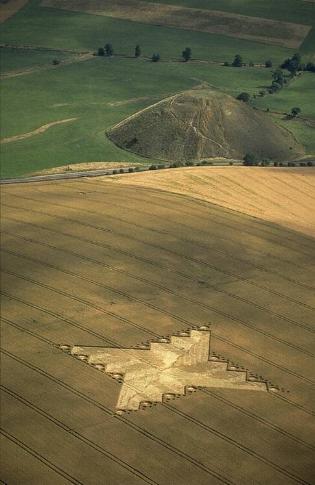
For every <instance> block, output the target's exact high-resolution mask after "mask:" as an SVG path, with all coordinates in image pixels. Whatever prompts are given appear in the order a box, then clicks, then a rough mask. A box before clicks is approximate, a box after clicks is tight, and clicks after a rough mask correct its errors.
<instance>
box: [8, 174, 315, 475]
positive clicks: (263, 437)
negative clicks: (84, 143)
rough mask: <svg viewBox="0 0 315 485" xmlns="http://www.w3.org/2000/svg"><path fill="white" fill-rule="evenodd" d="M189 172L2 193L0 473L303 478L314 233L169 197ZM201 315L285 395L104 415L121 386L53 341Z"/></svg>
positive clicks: (215, 346)
mask: <svg viewBox="0 0 315 485" xmlns="http://www.w3.org/2000/svg"><path fill="white" fill-rule="evenodd" d="M198 170H199V169H193V170H191V171H186V170H182V171H176V170H173V171H172V172H170V171H168V172H165V173H166V175H167V178H168V183H169V185H168V187H167V188H166V187H163V184H162V183H161V181H160V178H159V177H160V176H161V174H159V173H158V174H157V175H156V177H157V178H156V184H157V185H160V187H161V188H162V189H164V190H161V189H159V188H151V187H149V183H148V184H147V186H145V184H144V182H143V181H142V185H143V186H141V184H140V183H139V184H137V177H138V176H137V177H136V176H135V177H133V176H127V177H128V178H129V179H130V183H129V184H126V183H121V181H122V180H123V179H122V178H121V179H119V178H113V179H111V180H109V179H107V181H106V182H105V181H102V180H100V179H93V180H80V181H68V182H64V181H62V182H54V183H37V184H26V185H11V186H5V187H4V188H3V189H2V191H1V195H2V203H3V210H2V219H3V222H2V229H3V234H2V241H3V256H4V257H3V275H2V279H3V280H2V291H3V300H2V316H3V320H4V322H3V326H2V332H3V334H2V345H3V349H4V354H3V361H2V362H3V370H2V386H3V391H4V397H3V402H5V406H4V410H5V413H4V419H3V427H4V429H5V433H6V434H5V439H6V440H9V441H8V443H9V444H8V447H9V449H10V450H11V451H10V452H9V453H6V460H5V462H4V466H3V470H2V478H3V479H4V481H5V482H7V483H11V482H12V480H13V479H15V478H16V477H19V476H20V474H21V471H20V470H21V467H22V469H23V470H24V474H23V476H24V477H32V478H31V480H32V481H33V483H43V481H44V480H46V479H47V483H57V482H58V483H59V482H60V483H61V480H64V479H65V478H66V479H67V480H70V481H72V482H73V483H91V482H92V480H93V482H95V483H103V481H104V474H105V473H106V477H107V479H108V480H109V483H111V484H113V485H120V484H121V483H128V484H138V483H141V482H144V483H150V484H157V483H170V482H171V483H173V484H175V485H177V484H178V485H179V484H183V483H191V484H193V485H197V484H198V485H209V483H211V484H220V483H221V484H222V483H225V484H226V483H242V484H244V485H252V484H253V483H259V482H260V480H261V477H262V476H263V477H264V480H265V481H266V483H270V484H272V485H273V484H274V485H279V484H281V485H287V484H288V483H311V480H312V474H313V469H312V450H313V449H314V433H313V429H314V426H313V425H314V420H313V418H312V417H311V414H312V412H313V411H312V409H313V406H314V395H313V390H312V378H313V375H312V374H313V373H312V368H313V365H312V364H313V360H312V359H313V357H314V339H313V335H314V332H315V327H314V321H315V318H314V307H313V290H312V286H313V281H314V271H313V269H312V264H311V262H312V261H313V259H314V256H313V255H314V240H313V239H312V238H310V237H308V236H306V235H303V234H302V233H298V232H295V231H291V230H289V229H285V228H284V227H281V226H278V225H275V224H273V223H270V222H268V223H266V222H264V221H263V220H259V219H255V218H252V217H250V216H248V215H245V214H242V213H240V212H236V211H231V210H229V209H227V208H224V207H220V206H218V205H216V204H212V203H209V202H207V201H206V200H205V198H206V197H205V194H206V192H205V191H204V200H202V201H201V200H197V199H196V198H194V197H195V195H196V194H195V193H194V192H193V191H191V195H193V197H191V196H190V195H189V193H188V185H187V184H186V192H185V194H186V195H185V196H184V195H180V194H176V193H174V192H175V191H176V190H177V189H176V188H175V187H176V184H179V186H180V185H181V183H183V179H181V182H179V181H178V174H180V173H181V174H185V173H189V174H190V175H192V174H193V172H194V171H195V173H196V177H200V175H199V172H198ZM203 170H205V171H206V172H207V173H209V172H210V170H211V169H203ZM214 170H217V169H214ZM229 170H230V169H227V172H226V173H228V171H229ZM257 170H260V174H265V173H266V174H268V172H267V171H263V170H262V169H257ZM240 172H242V173H245V174H246V176H247V169H246V170H244V171H243V169H241V170H240ZM163 173H164V172H163ZM203 173H205V172H203ZM253 173H255V170H254V171H253ZM276 173H277V172H276ZM285 173H286V171H284V172H282V173H281V174H280V173H279V177H280V176H281V175H282V174H283V175H285ZM305 173H306V172H305ZM146 175H148V176H149V174H146ZM296 176H297V179H298V180H299V181H300V183H301V186H302V183H303V190H304V192H305V193H304V196H303V197H304V200H306V198H307V195H306V194H308V193H309V191H310V189H311V187H310V185H312V182H311V181H310V180H309V179H308V178H307V177H306V178H305V179H304V176H303V175H300V173H299V172H297V173H296ZM140 177H141V176H139V179H140ZM253 177H254V176H253ZM266 177H267V175H266ZM266 177H265V178H264V182H265V183H267V178H266ZM210 179H211V177H209V180H207V183H208V182H209V183H210V181H211V180H210ZM233 179H234V180H235V179H236V175H235V174H233ZM171 180H173V185H172V181H171ZM285 180H286V181H287V182H288V183H289V181H288V180H289V179H287V178H286V179H285ZM222 181H223V182H224V177H223V175H222V177H221V182H222ZM186 182H187V181H186ZM272 183H273V190H274V192H275V193H276V194H277V198H278V199H279V198H280V195H279V193H280V191H279V192H277V191H276V183H275V180H274V179H273V182H272ZM277 183H278V182H277ZM250 184H251V186H252V185H253V181H251V182H250ZM171 185H172V186H171ZM204 185H205V184H204ZM279 186H280V182H279ZM177 188H178V185H177ZM225 190H227V189H225ZM228 190H229V191H230V192H231V191H232V190H231V187H230V186H229V189H228ZM292 192H293V190H292V191H291V193H292ZM199 197H201V194H199ZM248 197H250V195H248ZM299 197H300V201H301V195H300V196H299ZM301 202H303V201H301ZM250 203H251V204H253V205H254V204H263V203H264V204H266V203H267V201H266V200H265V199H263V198H261V199H260V201H259V200H258V199H255V200H252V199H250ZM205 324H211V329H212V338H211V351H212V352H216V353H217V354H220V355H223V356H225V357H227V358H229V359H230V360H231V362H234V363H236V364H239V365H242V366H244V367H245V368H248V369H249V370H250V371H252V372H253V373H254V374H257V376H258V378H259V376H260V375H261V376H263V377H264V378H266V379H268V380H270V381H272V382H273V383H275V384H277V385H279V386H280V387H283V388H284V389H285V390H287V391H290V392H285V391H284V392H282V391H281V392H278V393H272V392H262V393H257V392H256V391H255V392H253V391H245V390H242V391H239V390H236V389H230V390H228V389H224V390H215V389H212V388H211V389H209V390H205V391H197V392H196V393H193V394H192V395H187V396H186V397H182V398H181V399H176V400H174V401H171V402H169V403H165V404H164V405H160V406H157V407H155V408H152V409H147V410H146V411H144V410H139V411H136V412H134V413H132V414H125V415H123V416H116V417H115V418H113V412H114V410H115V405H116V402H117V398H118V395H119V392H120V389H121V385H120V384H119V383H118V382H117V381H115V380H113V379H112V378H110V377H109V376H107V375H104V373H102V372H100V371H97V370H96V369H94V368H93V367H92V366H88V365H85V364H84V362H81V361H80V360H78V359H74V358H73V357H71V356H69V355H68V354H67V353H65V352H62V351H61V350H59V349H58V348H56V347H58V345H60V344H68V345H76V344H77V345H82V346H101V347H107V346H108V347H121V348H130V347H132V346H135V345H137V344H139V343H141V342H145V341H147V340H151V339H155V338H157V337H159V336H160V337H161V336H166V335H171V334H174V333H176V332H177V331H184V330H187V328H191V327H192V326H194V325H196V326H201V325H205ZM39 390H40V392H39ZM47 436H49V440H47ZM21 448H23V452H25V450H26V453H27V455H26V457H23V456H22V457H21V461H20V462H19V463H18V465H17V461H16V456H20V454H21ZM135 449H136V450H137V453H135V452H134V450H135ZM82 456H84V460H82ZM244 462H246V467H245V468H244V467H240V466H239V463H244ZM43 466H44V467H46V468H48V467H49V468H48V471H47V473H45V469H43ZM55 475H56V477H57V478H56V479H55V478H54V477H55ZM47 477H48V478H47ZM54 480H55V482H54ZM45 483H46V482H45Z"/></svg>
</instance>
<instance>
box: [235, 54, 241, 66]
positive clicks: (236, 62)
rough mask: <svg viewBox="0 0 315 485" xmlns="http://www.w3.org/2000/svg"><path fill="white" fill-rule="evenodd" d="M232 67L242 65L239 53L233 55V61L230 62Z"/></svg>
mask: <svg viewBox="0 0 315 485" xmlns="http://www.w3.org/2000/svg"><path fill="white" fill-rule="evenodd" d="M232 66H233V67H242V66H243V59H242V57H241V56H240V55H239V54H236V56H235V57H234V61H233V62H232Z"/></svg>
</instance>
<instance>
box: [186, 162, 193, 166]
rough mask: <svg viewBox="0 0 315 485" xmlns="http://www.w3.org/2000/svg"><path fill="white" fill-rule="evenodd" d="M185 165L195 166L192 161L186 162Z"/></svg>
mask: <svg viewBox="0 0 315 485" xmlns="http://www.w3.org/2000/svg"><path fill="white" fill-rule="evenodd" d="M185 165H186V167H193V166H194V162H191V161H189V162H185Z"/></svg>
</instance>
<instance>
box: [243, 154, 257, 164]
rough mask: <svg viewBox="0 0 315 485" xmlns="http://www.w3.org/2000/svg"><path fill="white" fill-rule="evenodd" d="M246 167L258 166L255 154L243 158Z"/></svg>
mask: <svg viewBox="0 0 315 485" xmlns="http://www.w3.org/2000/svg"><path fill="white" fill-rule="evenodd" d="M243 160H244V165H246V166H248V167H250V166H253V165H257V160H256V157H255V155H254V154H253V153H246V155H245V157H244V158H243Z"/></svg>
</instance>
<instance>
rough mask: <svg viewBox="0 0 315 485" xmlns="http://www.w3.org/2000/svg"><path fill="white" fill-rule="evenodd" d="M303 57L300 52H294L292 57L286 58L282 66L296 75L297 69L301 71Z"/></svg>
mask: <svg viewBox="0 0 315 485" xmlns="http://www.w3.org/2000/svg"><path fill="white" fill-rule="evenodd" d="M301 61H302V58H301V55H300V54H299V53H297V54H294V55H293V56H292V57H289V58H288V59H286V60H285V61H284V62H283V63H282V64H281V67H282V69H287V70H288V71H290V72H291V74H293V75H295V74H296V73H297V71H301V69H302V64H301Z"/></svg>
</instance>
